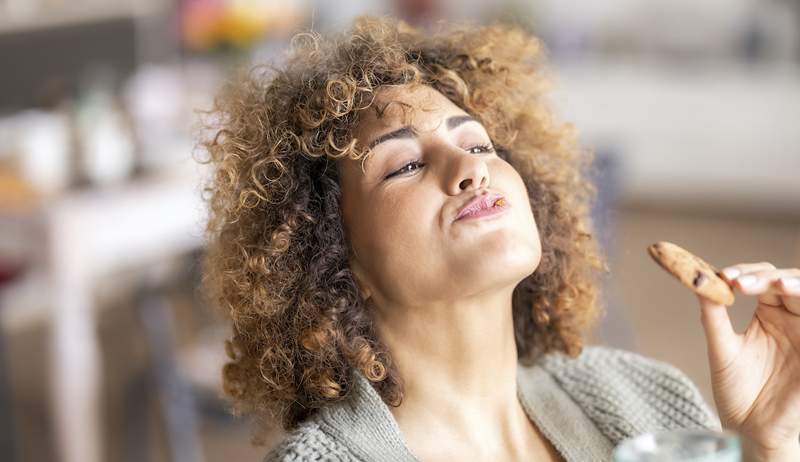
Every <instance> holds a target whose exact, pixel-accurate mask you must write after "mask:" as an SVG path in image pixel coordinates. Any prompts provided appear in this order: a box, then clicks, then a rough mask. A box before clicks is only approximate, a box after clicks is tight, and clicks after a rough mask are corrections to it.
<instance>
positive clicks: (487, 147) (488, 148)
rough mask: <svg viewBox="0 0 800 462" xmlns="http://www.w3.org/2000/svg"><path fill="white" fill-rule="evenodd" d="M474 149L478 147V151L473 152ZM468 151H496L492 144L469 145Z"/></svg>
mask: <svg viewBox="0 0 800 462" xmlns="http://www.w3.org/2000/svg"><path fill="white" fill-rule="evenodd" d="M474 149H478V152H473V150H474ZM466 151H467V152H469V153H470V154H481V153H484V152H494V148H492V145H490V144H476V145H475V146H470V147H468V148H467V149H466Z"/></svg>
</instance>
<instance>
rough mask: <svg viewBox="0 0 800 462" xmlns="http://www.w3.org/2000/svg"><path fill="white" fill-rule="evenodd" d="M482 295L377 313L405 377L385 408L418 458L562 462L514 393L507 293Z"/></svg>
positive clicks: (514, 354)
mask: <svg viewBox="0 0 800 462" xmlns="http://www.w3.org/2000/svg"><path fill="white" fill-rule="evenodd" d="M487 297H488V298H481V299H472V300H466V301H465V300H459V302H458V303H457V304H451V305H449V306H437V307H430V306H426V307H404V308H402V309H385V310H379V311H380V312H379V313H378V315H377V319H376V322H377V326H378V330H379V332H380V335H381V337H382V339H383V340H384V341H385V342H386V344H387V346H388V348H389V351H391V352H392V357H393V360H394V362H395V363H396V365H397V367H398V369H399V372H400V375H401V377H402V378H403V380H404V391H405V394H404V398H403V402H402V404H401V405H400V406H399V407H390V410H391V411H392V413H393V415H394V417H395V420H396V421H397V423H398V426H399V427H400V430H401V432H402V434H403V438H404V440H405V442H406V445H407V446H408V447H409V448H410V449H411V451H412V453H414V455H415V456H416V457H417V458H418V459H420V460H421V461H423V462H433V461H437V460H459V459H463V460H475V461H483V460H486V461H496V460H511V461H513V460H544V461H549V460H554V461H556V460H562V459H561V458H560V456H559V455H558V453H557V451H556V450H555V449H554V448H553V447H552V445H551V444H550V443H549V442H548V441H547V440H546V438H544V436H543V435H542V434H541V433H540V432H539V430H538V429H537V428H536V426H535V425H534V424H533V423H532V422H531V421H530V419H529V418H528V416H527V414H526V413H525V410H524V409H523V407H522V405H521V403H520V401H519V399H518V397H517V382H516V374H517V350H516V345H515V343H514V333H513V319H512V317H511V299H510V294H499V295H498V294H497V293H495V294H492V295H488V296H487ZM392 313H402V316H392V315H391V314H392ZM388 326H391V327H390V328H386V327H388Z"/></svg>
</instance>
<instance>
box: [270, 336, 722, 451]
mask: <svg viewBox="0 0 800 462" xmlns="http://www.w3.org/2000/svg"><path fill="white" fill-rule="evenodd" d="M354 378H355V386H354V388H353V390H352V393H351V395H350V396H349V397H348V398H347V399H346V400H344V401H341V402H339V403H336V404H333V405H331V406H329V407H326V408H324V409H322V410H320V411H319V412H318V413H316V414H314V415H313V416H312V417H311V418H310V419H309V420H307V421H306V422H304V423H302V424H301V425H300V426H299V427H298V428H297V429H295V430H294V431H292V432H291V433H290V434H289V435H288V436H287V437H286V438H285V439H284V441H283V442H282V443H281V444H280V445H278V446H277V447H276V448H274V449H273V450H271V451H270V452H269V454H267V457H266V459H265V462H274V461H281V462H289V461H408V462H419V461H418V459H416V458H415V457H414V455H413V454H412V453H411V452H410V450H409V449H408V447H407V446H406V445H405V443H404V442H403V437H402V434H401V433H400V429H399V427H398V426H397V422H396V421H395V420H394V417H393V415H392V414H391V412H390V411H389V408H388V407H387V405H386V404H385V403H384V402H383V401H382V400H381V398H380V396H379V395H378V393H377V391H376V390H375V389H374V388H373V387H372V385H370V383H369V382H368V381H367V379H366V378H364V376H363V375H361V374H360V373H358V372H356V373H354ZM517 384H518V394H519V399H520V402H521V403H522V406H523V408H524V409H525V412H526V413H527V415H528V417H529V418H530V419H531V421H533V422H534V423H535V424H536V425H537V427H538V428H539V429H540V431H541V432H542V434H544V435H545V437H546V438H547V439H548V440H549V441H550V442H551V443H552V444H553V446H555V448H556V449H557V450H558V451H559V452H560V453H561V455H562V456H563V457H564V458H565V459H566V460H567V461H569V462H572V461H576V462H577V461H580V462H586V461H595V460H596V461H606V460H610V458H611V451H612V450H613V447H614V446H616V445H617V444H619V442H620V441H622V440H623V439H625V438H628V437H631V436H635V435H638V434H640V433H643V432H648V431H660V430H671V429H679V428H706V429H713V430H719V429H720V425H719V419H718V418H717V417H716V416H715V415H714V413H713V412H712V411H711V409H710V408H709V407H708V405H707V404H706V403H705V402H704V400H703V398H702V396H701V395H700V393H699V391H698V390H697V388H696V387H695V386H694V384H693V383H692V382H691V381H690V380H689V379H688V378H687V377H686V376H685V375H684V374H683V373H682V372H681V371H680V370H678V369H676V368H675V367H673V366H670V365H668V364H666V363H662V362H659V361H655V360H652V359H647V358H645V357H643V356H640V355H637V354H635V353H631V352H627V351H623V350H617V349H612V348H607V347H599V346H593V347H586V348H584V350H583V352H582V353H581V355H580V356H578V357H577V358H574V359H573V358H569V357H567V356H565V355H563V354H561V353H551V354H548V355H546V356H544V357H542V358H540V359H539V360H538V361H537V362H536V364H534V365H532V366H524V365H522V364H519V365H518V374H517Z"/></svg>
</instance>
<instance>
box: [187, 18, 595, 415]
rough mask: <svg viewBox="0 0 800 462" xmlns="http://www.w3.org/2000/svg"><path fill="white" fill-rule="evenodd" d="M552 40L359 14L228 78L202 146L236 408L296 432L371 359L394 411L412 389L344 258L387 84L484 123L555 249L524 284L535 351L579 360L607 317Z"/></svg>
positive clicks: (210, 267)
mask: <svg viewBox="0 0 800 462" xmlns="http://www.w3.org/2000/svg"><path fill="white" fill-rule="evenodd" d="M545 69H546V68H545V50H544V48H543V46H542V43H541V42H540V41H539V40H538V39H536V38H535V37H533V36H531V35H530V34H529V33H527V32H526V31H524V30H522V29H521V28H519V27H516V26H510V25H505V24H499V23H496V24H491V25H486V26H481V27H475V26H471V25H468V24H461V25H451V26H449V27H447V28H444V29H442V30H440V31H436V32H431V33H422V32H420V31H417V30H415V29H412V28H410V27H409V26H407V25H406V24H405V23H403V22H402V21H397V20H393V19H390V18H378V17H360V18H358V19H357V20H356V21H355V23H354V25H353V26H352V29H351V30H350V31H347V32H345V33H342V34H340V35H338V36H336V37H333V38H331V39H329V40H323V39H322V38H321V37H320V36H318V35H316V34H314V33H303V34H299V35H297V36H295V39H294V40H293V42H292V49H291V52H290V53H289V56H288V58H287V60H286V62H285V63H284V64H283V65H282V66H281V67H280V68H274V67H267V66H257V67H254V68H253V69H251V70H250V71H249V72H247V73H246V74H245V75H243V76H241V77H240V78H238V79H236V80H235V81H233V82H231V83H230V84H228V85H227V86H226V88H225V89H224V90H223V91H222V92H221V93H220V95H219V96H218V97H217V99H216V102H215V106H214V108H213V110H212V111H211V114H212V115H213V122H210V123H209V124H210V126H211V128H212V130H211V131H210V133H213V135H212V136H211V137H209V138H207V139H204V140H203V141H201V144H202V147H203V148H204V152H206V153H207V154H208V155H207V159H205V161H206V162H208V163H210V164H211V165H212V167H213V169H212V170H213V175H212V177H211V180H210V181H209V183H208V184H207V185H206V192H207V193H208V194H207V197H208V202H209V209H210V217H209V222H208V227H207V235H208V244H209V247H208V253H207V259H206V265H205V267H206V270H205V271H206V272H205V283H206V287H207V289H208V290H210V293H211V295H212V298H213V300H214V301H215V303H217V304H218V305H220V306H221V307H222V308H223V309H224V310H225V311H226V313H227V314H228V315H229V317H230V319H231V321H232V326H233V335H232V338H231V339H230V340H229V342H228V344H227V345H226V347H227V352H228V356H229V358H230V360H229V362H228V363H227V364H226V365H225V367H224V369H223V378H224V389H225V392H226V393H227V394H228V395H229V396H230V398H231V399H232V402H233V403H234V407H235V409H236V410H237V411H239V412H242V413H251V414H255V415H256V416H259V417H261V419H262V424H264V425H265V426H270V425H272V424H271V423H270V422H280V423H281V426H282V428H283V429H284V430H291V429H293V428H295V427H296V426H297V425H298V424H299V423H301V422H302V421H304V420H305V419H306V418H308V417H309V416H310V415H311V413H313V412H314V411H315V410H317V409H319V408H321V407H323V406H326V405H329V404H330V403H332V402H334V401H338V400H342V399H344V398H345V397H346V396H347V394H348V392H349V390H350V388H351V384H352V380H351V375H350V374H351V373H352V372H353V370H355V369H357V370H360V371H361V372H362V373H363V374H364V375H365V376H366V377H367V378H368V379H369V380H370V381H371V382H372V383H373V386H374V387H375V389H376V390H377V391H378V392H379V393H380V395H381V396H382V398H383V399H384V401H385V402H386V403H387V404H389V405H394V406H397V405H399V404H400V402H401V400H402V396H403V391H402V380H401V377H399V376H398V373H397V370H396V369H395V368H394V367H393V365H392V362H391V355H390V352H389V351H387V349H386V347H385V346H384V345H383V344H382V342H381V340H380V339H379V338H378V336H377V335H376V332H375V329H374V327H373V325H372V322H371V320H370V319H369V317H368V315H367V313H368V310H366V309H365V306H364V304H363V303H364V302H363V301H362V299H361V297H360V296H359V292H358V288H357V286H356V284H355V282H354V279H353V275H352V273H351V272H350V269H349V267H348V257H349V252H350V247H349V244H348V243H347V242H346V239H345V233H344V230H343V223H342V217H341V213H340V209H339V197H340V187H339V182H338V177H337V169H336V168H335V165H334V164H333V163H332V162H330V161H331V160H333V161H335V160H336V159H340V158H342V157H343V156H349V157H350V158H354V159H357V158H358V157H359V155H360V153H359V152H357V151H356V148H355V140H354V139H353V137H352V135H351V133H352V129H353V127H354V126H355V124H356V123H357V120H358V118H357V117H358V114H359V112H360V111H362V110H364V109H365V108H367V107H369V106H370V104H371V103H372V101H373V99H374V96H375V92H376V90H377V89H378V88H379V87H381V86H383V85H400V84H424V85H430V86H432V87H433V88H435V89H436V90H438V91H439V92H441V93H442V94H443V95H445V96H446V97H447V98H449V99H450V100H451V101H453V102H454V103H455V104H457V105H458V106H460V107H461V108H463V109H464V110H465V111H466V112H468V113H469V114H471V115H473V116H474V117H475V118H477V119H478V120H479V121H480V122H481V123H482V124H483V125H484V127H486V129H487V131H488V133H489V135H490V137H491V138H492V140H493V143H494V144H495V146H496V147H497V148H498V152H499V153H500V154H501V156H502V157H503V158H504V159H505V160H506V161H508V162H509V163H510V164H511V165H512V166H514V167H515V168H516V170H517V171H518V172H519V174H520V175H521V177H522V178H523V180H524V182H525V184H526V186H527V188H528V194H529V198H530V203H531V207H532V210H533V213H534V216H535V219H536V222H537V224H538V227H539V229H538V232H539V235H540V238H541V242H542V250H543V253H542V259H541V262H540V265H539V267H538V268H537V270H536V271H535V272H534V273H533V274H531V275H530V276H528V277H527V278H526V279H525V280H523V281H522V282H521V283H520V284H519V285H518V286H517V287H516V288H515V290H514V295H513V319H514V329H515V340H516V344H517V348H518V352H519V356H520V360H522V361H533V360H535V359H536V358H537V357H538V356H539V355H541V354H544V353H547V352H550V351H554V350H557V351H562V352H564V353H566V354H568V355H571V356H575V355H577V354H579V353H580V351H581V348H582V345H583V343H582V342H583V340H582V337H583V335H584V333H585V330H586V329H587V328H588V327H589V326H590V325H591V323H592V321H593V320H594V319H595V318H596V315H597V313H598V310H599V307H598V300H597V298H598V297H597V287H596V286H597V284H596V282H595V280H594V276H595V273H596V272H597V271H599V270H605V269H606V266H605V262H604V261H603V258H602V257H601V255H600V253H599V251H598V249H597V246H596V241H595V239H594V238H593V236H592V234H591V226H590V221H589V206H590V203H591V200H592V199H593V197H594V194H595V190H594V187H593V186H592V185H591V183H590V182H589V181H587V179H586V178H585V174H586V170H585V167H588V166H590V165H591V164H590V162H591V157H592V156H591V153H590V152H588V151H584V150H583V149H581V148H579V147H578V143H577V140H576V135H575V131H574V129H573V127H572V126H571V125H570V124H563V125H560V124H558V123H557V122H556V121H555V120H554V117H553V115H552V113H551V110H550V109H549V108H548V105H547V102H546V101H545V99H544V96H545V94H546V90H547V89H548V88H549V79H548V77H547V74H546V72H545Z"/></svg>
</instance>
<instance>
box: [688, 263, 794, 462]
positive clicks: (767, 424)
mask: <svg viewBox="0 0 800 462" xmlns="http://www.w3.org/2000/svg"><path fill="white" fill-rule="evenodd" d="M723 275H724V278H725V280H726V281H727V282H728V284H729V285H731V287H733V288H734V290H738V291H740V292H741V293H743V294H746V295H752V296H756V297H757V302H756V307H755V310H754V313H753V318H752V320H751V321H750V324H749V325H748V326H747V328H746V329H745V331H744V332H741V333H739V332H736V331H735V330H734V329H733V326H732V324H731V320H730V317H729V316H728V309H727V307H726V306H724V305H718V304H715V303H714V302H712V301H710V300H708V299H706V298H705V297H702V296H698V300H699V301H700V306H701V320H702V323H703V328H704V331H705V334H706V341H707V346H708V360H709V366H710V370H711V385H712V391H713V394H714V402H715V403H716V407H717V412H718V413H719V416H720V420H721V423H722V426H723V428H727V429H730V430H733V431H735V432H737V433H739V434H740V435H741V436H742V440H743V447H744V453H745V460H747V461H770V462H782V461H786V462H789V461H798V460H800V443H798V435H800V269H798V268H784V269H777V268H776V267H775V265H773V264H771V263H767V262H764V263H742V264H738V265H733V266H730V267H727V268H725V269H723Z"/></svg>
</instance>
